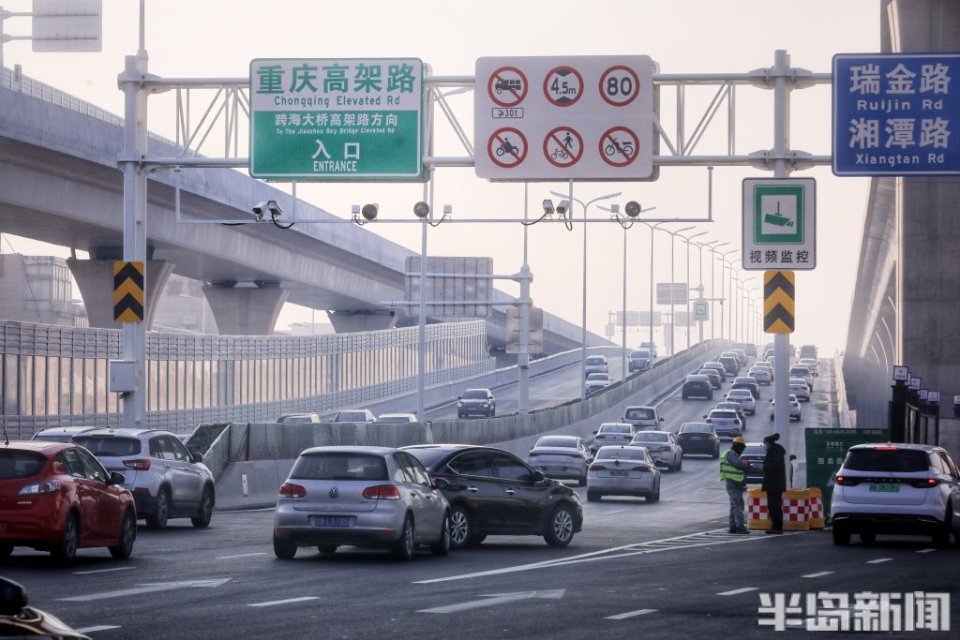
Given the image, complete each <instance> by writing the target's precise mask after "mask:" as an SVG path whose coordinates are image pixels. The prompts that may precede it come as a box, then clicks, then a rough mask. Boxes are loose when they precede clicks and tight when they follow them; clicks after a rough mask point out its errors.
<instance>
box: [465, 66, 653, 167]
mask: <svg viewBox="0 0 960 640" xmlns="http://www.w3.org/2000/svg"><path fill="white" fill-rule="evenodd" d="M655 67H656V65H655V64H654V62H653V61H652V60H651V59H650V57H649V56H566V57H521V58H478V59H477V63H476V91H474V107H475V109H474V140H475V141H476V146H477V151H476V163H475V171H476V174H477V176H479V177H481V178H489V179H491V180H566V179H595V180H651V179H656V171H655V167H654V166H653V157H654V156H655V155H656V148H655V144H656V140H657V137H656V136H655V135H654V125H653V113H654V96H655V94H654V90H653V73H654V70H655Z"/></svg>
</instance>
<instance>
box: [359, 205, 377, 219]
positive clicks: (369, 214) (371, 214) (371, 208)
mask: <svg viewBox="0 0 960 640" xmlns="http://www.w3.org/2000/svg"><path fill="white" fill-rule="evenodd" d="M379 211H380V205H379V204H377V203H376V202H373V203H371V204H365V205H363V208H362V209H360V213H361V214H362V215H363V217H364V218H366V219H367V220H375V219H376V217H377V213H378V212H379Z"/></svg>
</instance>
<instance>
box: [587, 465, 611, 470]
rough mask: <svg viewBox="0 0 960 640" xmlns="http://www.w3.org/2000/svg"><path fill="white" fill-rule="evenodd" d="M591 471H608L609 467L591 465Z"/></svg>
mask: <svg viewBox="0 0 960 640" xmlns="http://www.w3.org/2000/svg"><path fill="white" fill-rule="evenodd" d="M589 470H590V471H606V470H607V467H606V466H605V465H602V464H592V465H590V467H589Z"/></svg>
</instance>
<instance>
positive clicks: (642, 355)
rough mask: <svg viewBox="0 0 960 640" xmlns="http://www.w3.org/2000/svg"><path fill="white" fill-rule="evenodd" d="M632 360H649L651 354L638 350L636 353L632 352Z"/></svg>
mask: <svg viewBox="0 0 960 640" xmlns="http://www.w3.org/2000/svg"><path fill="white" fill-rule="evenodd" d="M630 357H631V358H649V357H650V352H649V351H647V350H646V349H637V350H636V351H632V352H630Z"/></svg>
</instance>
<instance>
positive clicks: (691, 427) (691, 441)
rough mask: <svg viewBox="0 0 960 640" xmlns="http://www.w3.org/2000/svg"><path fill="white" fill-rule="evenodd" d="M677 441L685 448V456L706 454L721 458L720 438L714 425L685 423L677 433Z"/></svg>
mask: <svg viewBox="0 0 960 640" xmlns="http://www.w3.org/2000/svg"><path fill="white" fill-rule="evenodd" d="M677 440H679V441H680V447H681V448H683V455H685V456H686V455H692V454H705V455H708V456H713V457H714V458H719V457H720V438H719V436H717V432H716V430H715V429H714V428H713V425H712V424H707V423H706V422H684V423H683V424H682V425H680V431H678V432H677Z"/></svg>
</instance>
